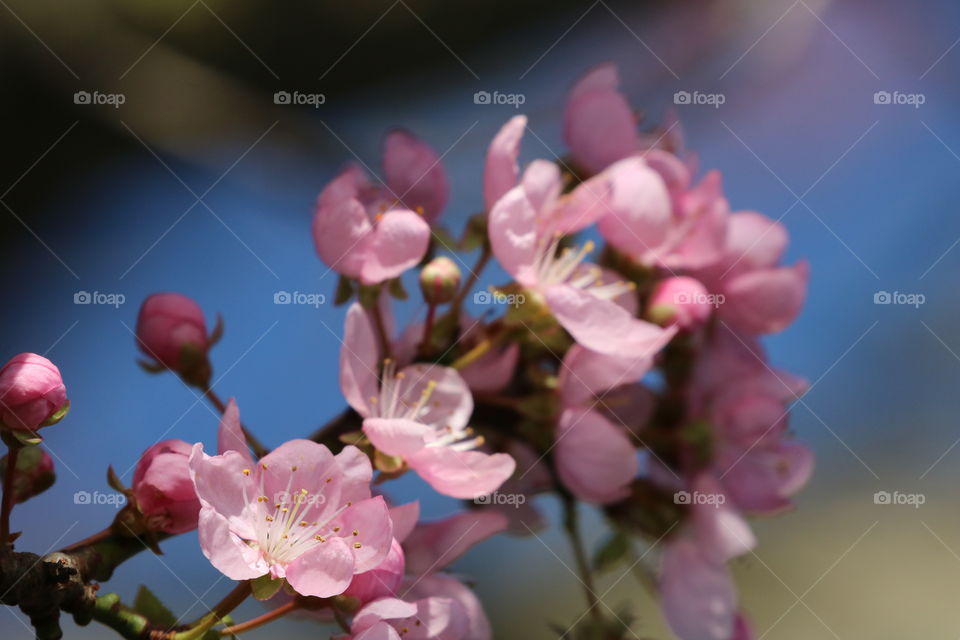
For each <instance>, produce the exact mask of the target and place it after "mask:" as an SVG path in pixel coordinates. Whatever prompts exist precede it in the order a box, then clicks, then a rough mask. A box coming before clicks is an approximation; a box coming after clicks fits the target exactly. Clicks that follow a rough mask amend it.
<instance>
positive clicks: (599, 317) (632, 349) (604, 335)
mask: <svg viewBox="0 0 960 640" xmlns="http://www.w3.org/2000/svg"><path fill="white" fill-rule="evenodd" d="M544 294H545V296H546V299H547V304H548V305H549V307H550V311H552V312H553V315H554V316H556V318H557V321H558V322H559V323H560V324H561V325H562V326H563V328H564V329H566V330H567V331H569V332H570V335H572V336H573V338H574V340H576V341H577V342H579V343H580V344H581V345H583V346H584V347H586V348H588V349H591V350H593V351H597V352H600V353H608V354H619V355H621V356H627V357H652V356H653V355H654V354H656V353H657V352H658V351H659V350H660V349H662V348H663V347H664V346H666V344H667V342H669V341H670V339H671V338H672V337H673V331H672V330H664V329H661V328H660V327H658V326H656V325H654V324H651V323H649V322H644V321H643V320H639V319H637V318H634V317H633V316H631V315H630V314H629V313H627V311H626V310H624V309H623V308H622V307H620V306H619V305H617V304H616V303H615V302H613V301H611V300H605V299H602V298H598V297H597V296H594V295H591V294H590V293H589V292H588V291H584V290H581V289H576V288H574V287H571V286H569V285H552V286H549V287H547V288H546V290H545V291H544Z"/></svg>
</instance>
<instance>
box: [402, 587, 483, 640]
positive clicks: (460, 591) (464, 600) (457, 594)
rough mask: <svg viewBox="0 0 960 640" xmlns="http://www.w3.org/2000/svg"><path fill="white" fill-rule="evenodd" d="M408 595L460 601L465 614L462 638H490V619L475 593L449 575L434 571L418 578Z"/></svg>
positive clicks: (473, 639)
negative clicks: (465, 621) (465, 619)
mask: <svg viewBox="0 0 960 640" xmlns="http://www.w3.org/2000/svg"><path fill="white" fill-rule="evenodd" d="M410 595H412V596H414V597H417V598H425V597H428V596H434V597H442V598H451V599H453V600H456V601H457V602H459V603H460V606H461V607H463V610H464V612H465V613H466V616H467V630H466V634H465V635H464V636H463V637H464V640H491V638H492V637H493V633H492V631H491V630H490V621H489V620H487V615H486V613H485V612H484V611H483V605H482V604H481V603H480V600H479V599H478V598H477V596H476V594H474V593H473V591H472V590H471V589H470V588H469V587H467V586H466V585H465V584H463V583H462V582H460V581H459V580H457V579H456V578H453V577H451V576H448V575H445V574H442V573H434V574H431V575H428V576H425V577H423V578H420V579H419V580H418V581H417V582H416V584H415V585H413V586H412V587H410Z"/></svg>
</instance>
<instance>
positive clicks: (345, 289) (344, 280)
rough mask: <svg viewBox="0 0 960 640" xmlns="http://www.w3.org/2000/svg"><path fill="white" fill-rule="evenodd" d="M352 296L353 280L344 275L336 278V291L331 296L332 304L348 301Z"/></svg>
mask: <svg viewBox="0 0 960 640" xmlns="http://www.w3.org/2000/svg"><path fill="white" fill-rule="evenodd" d="M352 297H353V280H351V279H350V278H348V277H346V276H340V279H339V280H337V293H336V294H335V295H334V297H333V304H334V305H335V306H338V307H339V306H340V305H343V304H346V303H348V302H350V298H352Z"/></svg>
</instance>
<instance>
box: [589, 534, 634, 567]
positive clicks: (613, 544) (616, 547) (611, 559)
mask: <svg viewBox="0 0 960 640" xmlns="http://www.w3.org/2000/svg"><path fill="white" fill-rule="evenodd" d="M629 551H630V538H629V537H627V536H626V534H624V533H623V532H622V531H614V532H613V533H611V534H610V536H609V537H608V538H607V539H606V540H604V542H603V544H601V545H600V546H599V547H598V548H597V550H596V551H595V552H594V554H593V568H594V570H595V571H598V572H603V571H609V570H610V569H613V568H614V567H615V566H617V565H618V564H620V563H621V562H623V561H624V560H625V559H626V557H627V552H629Z"/></svg>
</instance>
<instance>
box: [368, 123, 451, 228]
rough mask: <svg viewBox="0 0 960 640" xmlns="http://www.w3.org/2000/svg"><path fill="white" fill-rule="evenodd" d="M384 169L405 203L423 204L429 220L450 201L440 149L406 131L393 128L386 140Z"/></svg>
mask: <svg viewBox="0 0 960 640" xmlns="http://www.w3.org/2000/svg"><path fill="white" fill-rule="evenodd" d="M383 173H384V177H385V178H386V182H387V186H388V187H389V188H390V190H391V191H392V192H393V194H394V195H395V196H396V197H397V198H399V199H400V200H401V203H402V205H403V207H405V208H407V209H412V210H417V207H421V208H422V210H423V217H424V218H426V219H427V221H428V222H432V221H434V220H436V219H437V218H438V217H439V216H440V213H441V212H442V211H443V207H444V206H445V205H446V204H447V197H448V195H449V193H450V187H449V185H448V184H447V174H446V172H445V171H444V169H443V165H442V164H441V163H440V157H439V156H438V155H437V153H436V152H435V151H434V150H433V149H432V148H431V147H430V145H428V144H426V143H425V142H423V141H422V140H419V139H417V138H416V137H414V136H413V135H412V134H410V133H409V132H407V131H402V130H398V131H392V132H390V134H388V135H387V137H386V139H385V140H384V146H383Z"/></svg>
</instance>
